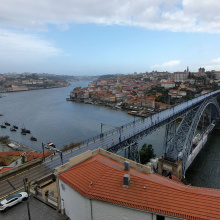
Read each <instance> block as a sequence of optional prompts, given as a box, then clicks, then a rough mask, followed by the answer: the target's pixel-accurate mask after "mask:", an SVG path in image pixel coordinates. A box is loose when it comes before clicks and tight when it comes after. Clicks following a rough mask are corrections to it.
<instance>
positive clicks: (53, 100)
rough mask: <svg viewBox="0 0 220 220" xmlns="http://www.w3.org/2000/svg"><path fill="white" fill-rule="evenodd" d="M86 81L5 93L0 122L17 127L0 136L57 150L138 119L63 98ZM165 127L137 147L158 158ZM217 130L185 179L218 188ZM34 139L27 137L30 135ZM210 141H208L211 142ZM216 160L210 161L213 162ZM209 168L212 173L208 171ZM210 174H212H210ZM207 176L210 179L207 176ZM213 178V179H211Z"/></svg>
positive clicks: (198, 184)
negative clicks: (150, 149) (49, 144)
mask: <svg viewBox="0 0 220 220" xmlns="http://www.w3.org/2000/svg"><path fill="white" fill-rule="evenodd" d="M89 83H91V82H89V81H78V82H72V83H71V85H70V86H68V87H63V88H54V89H43V90H32V91H23V92H14V93H8V94H7V95H6V96H5V97H3V98H0V113H1V114H3V116H1V117H0V124H3V123H4V122H6V121H7V122H9V123H11V125H17V126H18V127H19V130H18V131H17V132H11V131H10V129H9V127H7V128H6V129H2V128H0V136H5V135H8V136H10V139H11V140H14V141H16V142H19V143H20V144H23V145H26V146H28V147H30V148H32V149H33V150H36V151H39V152H41V151H42V147H41V144H42V142H48V141H51V142H53V143H55V144H56V147H57V148H58V149H62V148H63V146H64V145H67V144H70V143H71V142H80V141H83V140H86V139H88V138H90V137H94V136H96V135H99V134H100V132H101V123H104V125H103V132H105V131H108V130H111V129H114V128H116V127H119V126H121V125H124V124H127V123H129V122H131V121H133V120H135V119H136V120H137V117H136V118H134V117H133V116H131V115H128V114H127V113H126V112H125V111H116V110H112V109H111V108H106V107H103V106H95V105H89V104H83V103H77V102H71V101H66V98H67V97H68V96H69V94H70V91H71V90H72V89H73V88H75V87H78V86H81V87H85V86H87V85H88V84H89ZM24 127H25V128H26V129H29V130H30V131H31V134H30V135H29V134H27V135H26V136H24V135H21V132H20V129H21V128H24ZM164 131H165V128H164V127H161V128H159V129H157V130H156V131H155V132H153V133H152V134H151V135H148V136H147V137H145V138H143V139H142V140H140V141H139V147H140V146H142V145H143V144H144V143H147V144H152V145H153V148H154V152H155V154H156V156H157V157H160V156H161V155H162V153H163V140H164V134H165V132H164ZM219 134H220V133H219V132H217V133H216V132H213V133H212V136H211V137H210V138H209V139H208V142H207V144H206V146H208V147H204V150H203V151H204V153H203V151H202V153H201V154H200V155H199V156H198V157H197V160H196V161H197V162H195V163H194V164H193V166H192V167H191V168H190V169H189V172H187V176H186V177H187V179H188V180H189V182H190V183H192V185H197V186H204V187H213V185H214V187H213V188H220V181H217V180H218V178H217V176H220V175H218V174H219V170H218V169H219V164H218V163H219V162H218V161H219V160H218V157H219V156H218V155H219V154H218V152H219V149H218V143H219V139H220V137H219ZM31 135H32V136H34V137H36V138H37V140H38V141H37V142H33V141H31V140H30V138H29V137H30V136H31ZM210 141H211V142H210ZM213 160H214V161H215V165H214V163H212V161H213ZM210 169H211V172H210ZM211 173H212V175H213V176H212V177H210V175H211ZM207 177H208V178H209V179H207ZM212 179H215V180H212Z"/></svg>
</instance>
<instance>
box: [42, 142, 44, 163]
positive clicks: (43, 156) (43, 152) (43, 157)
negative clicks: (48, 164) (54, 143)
mask: <svg viewBox="0 0 220 220" xmlns="http://www.w3.org/2000/svg"><path fill="white" fill-rule="evenodd" d="M42 149H43V161H44V142H42Z"/></svg>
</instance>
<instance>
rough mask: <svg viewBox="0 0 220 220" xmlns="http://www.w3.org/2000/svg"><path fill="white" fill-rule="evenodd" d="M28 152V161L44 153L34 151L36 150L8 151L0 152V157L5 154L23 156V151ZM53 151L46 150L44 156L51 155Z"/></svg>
mask: <svg viewBox="0 0 220 220" xmlns="http://www.w3.org/2000/svg"><path fill="white" fill-rule="evenodd" d="M24 152H25V153H26V157H27V161H32V160H34V159H36V158H39V157H43V153H39V152H34V151H8V152H0V157H5V156H21V155H22V154H23V153H24ZM52 154H53V152H51V151H45V152H44V157H45V158H46V157H49V156H50V155H52Z"/></svg>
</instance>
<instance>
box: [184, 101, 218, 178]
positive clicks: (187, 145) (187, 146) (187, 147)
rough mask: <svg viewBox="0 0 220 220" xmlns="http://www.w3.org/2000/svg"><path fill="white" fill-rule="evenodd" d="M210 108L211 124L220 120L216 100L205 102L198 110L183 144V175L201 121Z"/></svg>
mask: <svg viewBox="0 0 220 220" xmlns="http://www.w3.org/2000/svg"><path fill="white" fill-rule="evenodd" d="M208 107H210V111H211V112H210V114H211V115H210V123H211V122H212V121H213V120H215V121H218V120H219V118H220V107H219V105H218V102H217V100H216V99H215V98H211V99H206V100H204V102H203V103H202V104H201V105H200V107H199V108H198V109H197V110H196V113H195V115H194V117H193V119H192V123H191V126H190V128H189V130H188V133H187V136H186V138H185V141H184V143H183V146H182V147H183V148H182V150H183V157H182V168H183V175H185V172H186V169H187V167H186V162H187V159H188V157H189V155H190V152H191V147H192V144H193V138H194V136H195V133H196V129H197V127H198V124H199V121H200V119H201V117H202V115H203V113H204V111H205V110H206V109H207V108H208Z"/></svg>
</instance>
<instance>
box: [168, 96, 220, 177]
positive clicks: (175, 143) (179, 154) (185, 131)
mask: <svg viewBox="0 0 220 220" xmlns="http://www.w3.org/2000/svg"><path fill="white" fill-rule="evenodd" d="M207 107H209V124H210V123H211V122H212V121H213V120H216V121H218V120H219V118H220V108H219V105H218V103H217V101H216V99H215V98H210V99H205V100H204V101H203V103H201V105H200V106H195V108H192V109H190V110H189V111H188V112H187V113H186V114H185V116H184V118H183V120H182V121H181V123H180V125H179V126H178V128H177V129H175V126H176V122H175V121H171V122H170V123H169V124H167V125H166V135H165V140H164V157H165V158H166V159H168V160H171V161H177V160H178V159H181V160H182V164H183V174H184V175H185V172H186V170H185V164H186V161H187V159H188V156H189V154H190V150H191V147H192V141H193V138H194V136H195V133H196V129H197V126H198V123H199V121H200V118H201V117H203V122H204V112H205V110H206V108H207Z"/></svg>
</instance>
